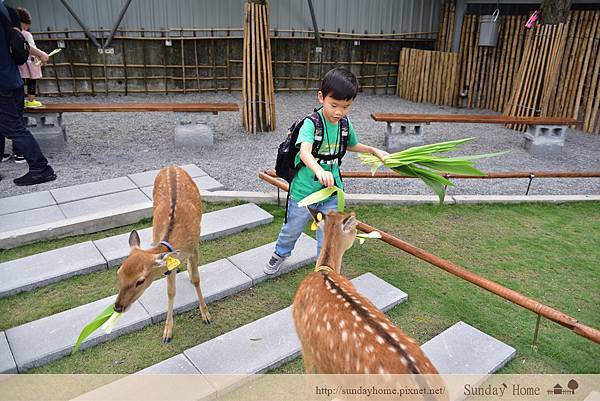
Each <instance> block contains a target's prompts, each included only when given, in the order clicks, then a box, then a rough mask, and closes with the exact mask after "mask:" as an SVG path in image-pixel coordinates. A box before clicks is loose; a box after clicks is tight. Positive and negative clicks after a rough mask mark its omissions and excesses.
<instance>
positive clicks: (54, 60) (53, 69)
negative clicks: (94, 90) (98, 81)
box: [48, 27, 106, 96]
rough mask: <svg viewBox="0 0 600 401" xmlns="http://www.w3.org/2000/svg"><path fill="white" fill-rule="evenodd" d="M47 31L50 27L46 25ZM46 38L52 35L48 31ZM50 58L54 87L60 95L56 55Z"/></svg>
mask: <svg viewBox="0 0 600 401" xmlns="http://www.w3.org/2000/svg"><path fill="white" fill-rule="evenodd" d="M48 31H50V27H48ZM48 38H50V39H52V35H51V34H50V33H49V32H48ZM50 60H51V61H52V71H53V72H54V82H55V83H56V89H57V90H58V96H62V91H61V89H60V81H59V79H58V71H57V70H56V57H52V58H51V59H50ZM104 72H106V71H104ZM92 80H93V79H92Z"/></svg>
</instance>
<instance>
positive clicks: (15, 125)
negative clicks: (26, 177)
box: [0, 87, 48, 172]
mask: <svg viewBox="0 0 600 401" xmlns="http://www.w3.org/2000/svg"><path fill="white" fill-rule="evenodd" d="M24 101H25V93H23V88H22V87H19V88H17V89H12V90H0V135H2V136H3V137H5V138H8V139H11V140H12V141H13V149H18V150H19V153H21V154H22V155H23V156H24V157H25V160H27V164H29V171H31V172H42V171H44V170H45V169H46V167H47V166H48V160H46V158H45V157H44V155H43V154H42V151H41V150H40V146H39V145H38V143H37V141H36V140H35V138H34V137H33V135H31V132H29V130H28V129H27V128H25V124H23V108H24V104H23V102H24Z"/></svg>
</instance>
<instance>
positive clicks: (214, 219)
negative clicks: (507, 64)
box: [94, 203, 273, 266]
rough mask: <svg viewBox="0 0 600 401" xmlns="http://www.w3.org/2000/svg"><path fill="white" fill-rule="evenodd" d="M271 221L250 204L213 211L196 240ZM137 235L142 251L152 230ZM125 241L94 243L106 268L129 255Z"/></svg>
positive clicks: (204, 217) (120, 238)
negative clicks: (105, 261) (104, 260)
mask: <svg viewBox="0 0 600 401" xmlns="http://www.w3.org/2000/svg"><path fill="white" fill-rule="evenodd" d="M272 221H273V216H272V215H271V214H270V213H268V212H266V211H265V210H263V209H261V208H260V207H258V206H256V205H255V204H252V203H248V204H244V205H239V206H234V207H230V208H227V209H221V210H217V211H214V212H210V213H206V214H204V215H202V223H201V224H200V225H201V232H200V240H201V241H209V240H212V239H215V238H219V237H224V236H226V235H231V234H235V233H238V232H240V231H243V230H246V229H251V228H254V227H258V226H260V225H263V224H269V223H271V222H272ZM138 234H140V240H141V246H142V248H148V247H150V244H151V243H152V228H145V229H143V230H139V231H138ZM128 239H129V233H126V234H119V235H115V236H112V237H109V238H103V239H101V240H96V241H94V245H96V247H98V249H99V250H100V252H101V253H102V255H103V256H104V258H105V259H106V260H107V261H108V266H116V265H118V264H119V263H121V262H122V261H123V260H125V258H126V257H127V255H128V254H129V242H128Z"/></svg>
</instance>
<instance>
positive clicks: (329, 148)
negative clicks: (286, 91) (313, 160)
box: [290, 110, 358, 202]
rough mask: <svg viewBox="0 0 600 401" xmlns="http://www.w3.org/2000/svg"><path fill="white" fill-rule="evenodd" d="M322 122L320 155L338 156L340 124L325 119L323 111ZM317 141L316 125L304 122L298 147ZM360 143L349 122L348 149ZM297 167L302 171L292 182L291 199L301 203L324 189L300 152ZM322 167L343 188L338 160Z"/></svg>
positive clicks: (297, 156)
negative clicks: (303, 160)
mask: <svg viewBox="0 0 600 401" xmlns="http://www.w3.org/2000/svg"><path fill="white" fill-rule="evenodd" d="M319 114H320V115H321V120H322V121H323V142H322V144H321V148H320V149H319V154H323V155H328V154H332V155H333V154H336V153H337V152H338V148H339V147H340V143H341V133H340V132H339V122H338V123H337V124H332V123H330V122H329V121H327V120H326V119H325V117H323V112H322V110H319ZM314 141H315V124H314V123H313V122H312V121H311V119H310V118H307V119H305V120H304V124H302V127H301V128H300V132H299V133H298V140H297V141H296V147H297V148H300V144H301V143H302V142H308V143H310V144H311V145H312V144H313V143H314ZM357 143H358V138H357V137H356V134H355V133H354V128H353V127H352V123H351V122H350V120H348V147H350V146H354V145H356V144H357ZM295 163H296V165H297V166H298V165H301V167H300V170H298V172H297V173H296V175H295V176H294V179H293V180H292V184H291V189H290V197H291V198H292V199H293V200H295V201H296V202H299V201H301V200H302V199H304V198H306V197H307V196H308V195H310V194H312V193H314V192H317V191H319V190H321V189H323V188H324V187H323V185H321V183H320V182H319V180H318V179H317V177H316V176H315V174H314V173H313V172H312V170H311V169H309V168H308V167H306V166H305V165H304V164H303V163H302V160H300V152H298V154H297V155H296V160H295ZM321 167H323V169H324V170H325V171H331V173H332V174H333V178H334V179H335V185H336V186H337V187H339V188H343V184H342V178H341V177H340V168H339V166H338V164H337V160H336V161H334V163H333V164H325V163H321Z"/></svg>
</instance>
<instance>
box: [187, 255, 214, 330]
mask: <svg viewBox="0 0 600 401" xmlns="http://www.w3.org/2000/svg"><path fill="white" fill-rule="evenodd" d="M188 271H189V272H190V278H191V280H192V284H194V288H195V289H196V295H197V296H198V304H199V305H200V313H201V314H202V321H203V322H204V323H206V324H209V323H210V313H208V307H207V306H206V302H205V301H204V296H203V295H202V290H201V289H200V272H199V271H198V252H197V251H196V252H195V253H194V255H193V256H190V257H189V258H188Z"/></svg>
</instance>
